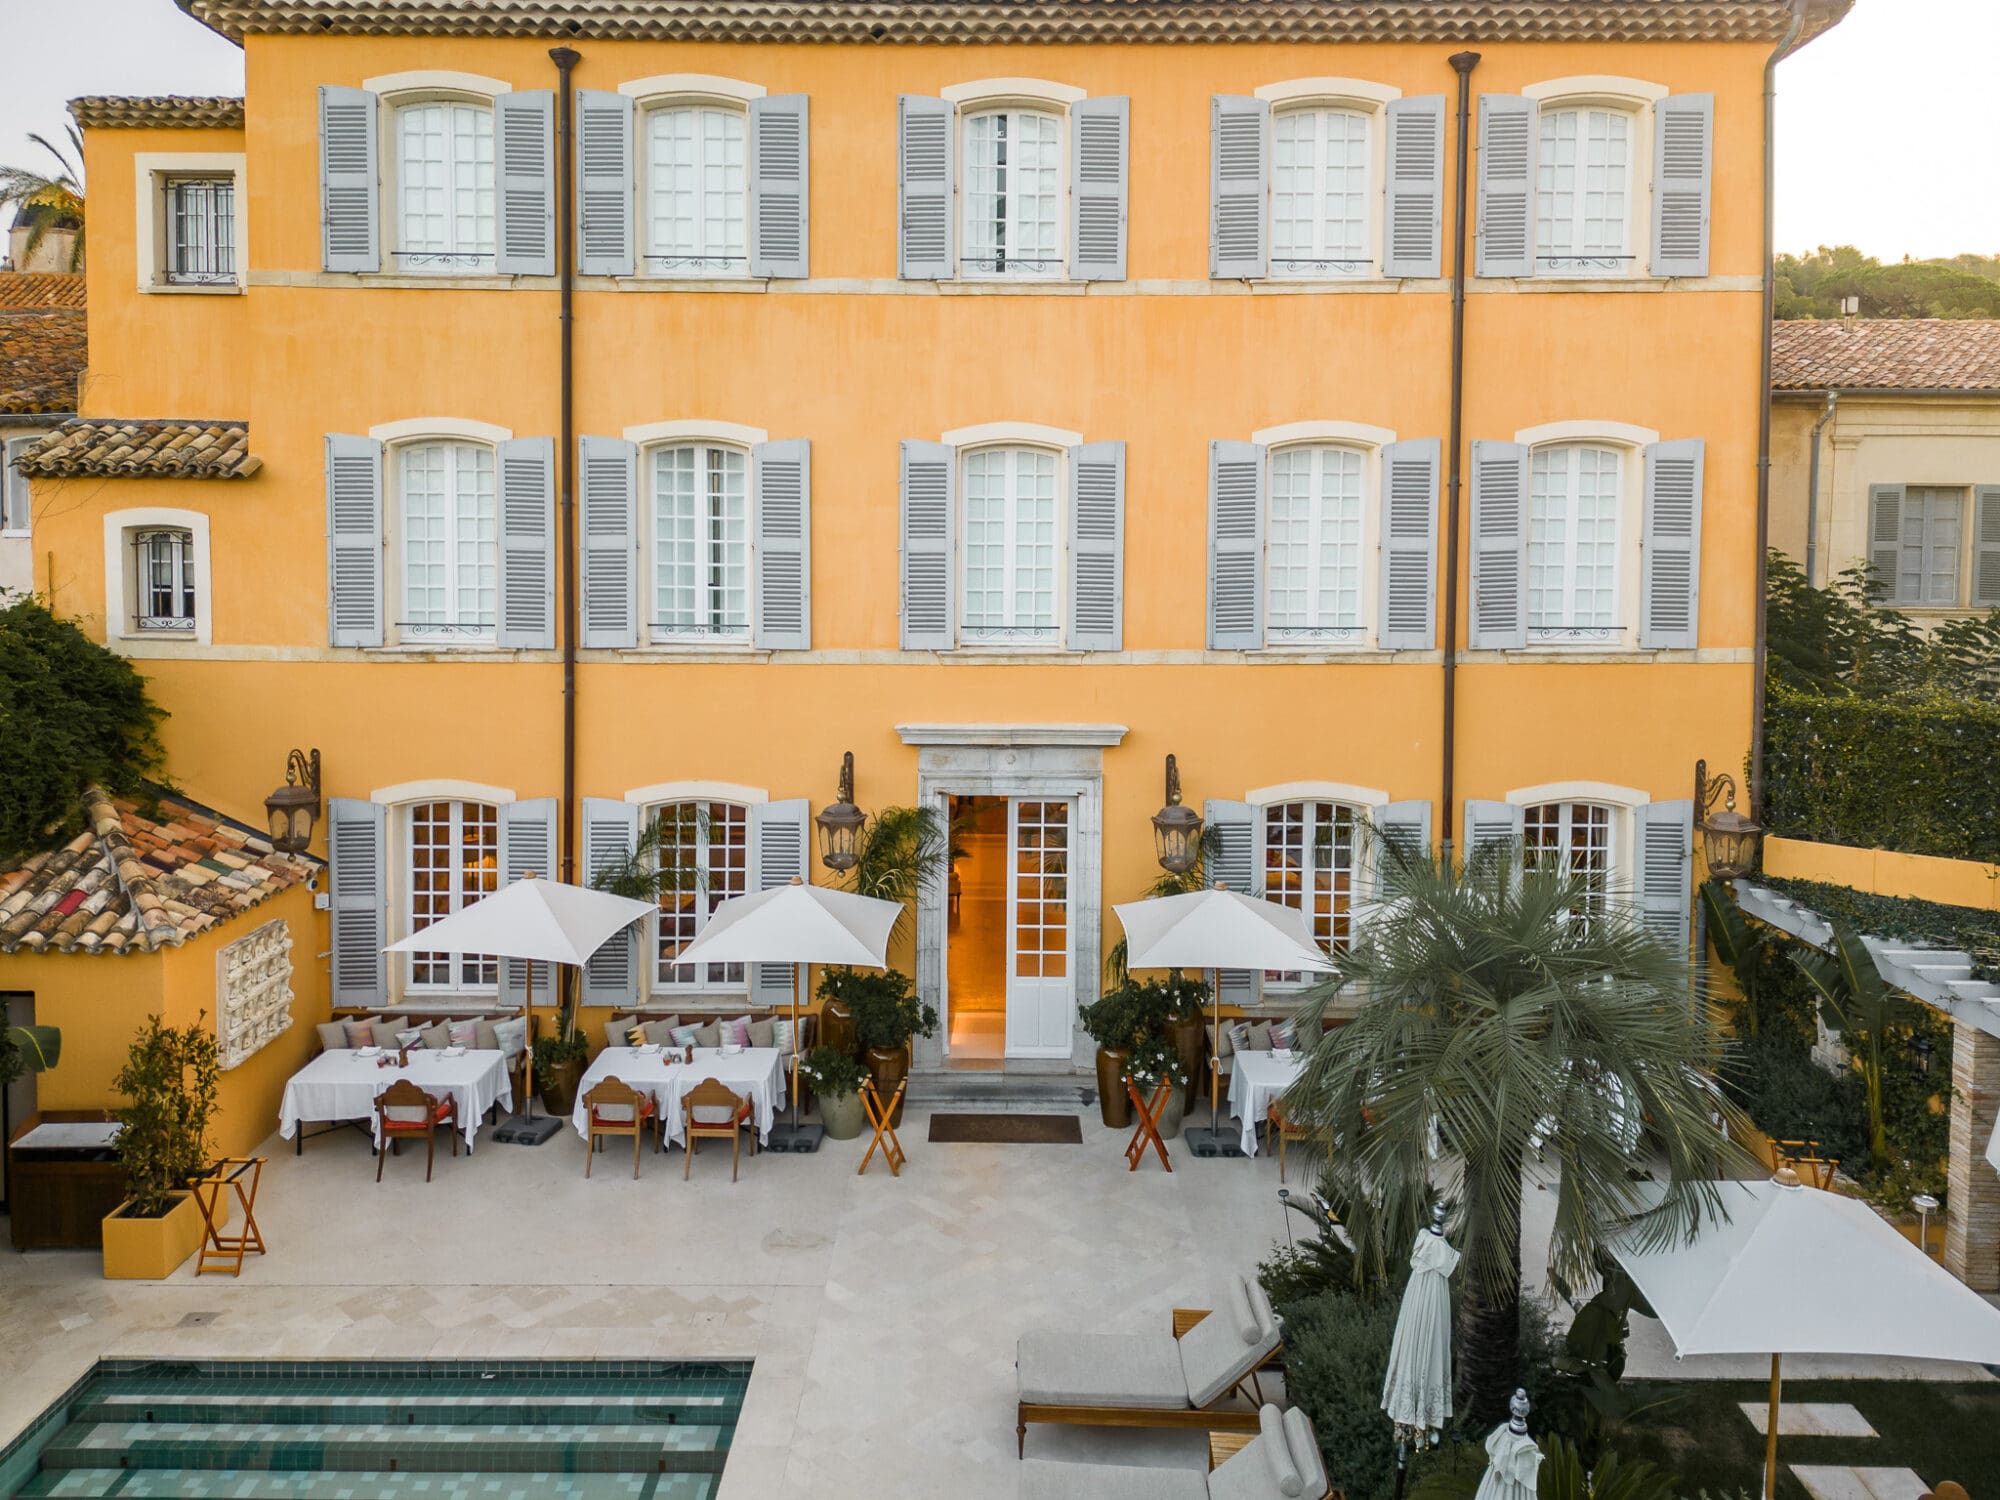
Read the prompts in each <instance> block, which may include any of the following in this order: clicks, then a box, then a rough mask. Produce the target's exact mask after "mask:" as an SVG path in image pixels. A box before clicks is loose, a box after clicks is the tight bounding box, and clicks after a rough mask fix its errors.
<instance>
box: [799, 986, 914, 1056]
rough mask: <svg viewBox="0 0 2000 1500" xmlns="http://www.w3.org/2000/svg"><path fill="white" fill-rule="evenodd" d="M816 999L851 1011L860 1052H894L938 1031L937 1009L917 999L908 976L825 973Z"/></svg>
mask: <svg viewBox="0 0 2000 1500" xmlns="http://www.w3.org/2000/svg"><path fill="white" fill-rule="evenodd" d="M819 997H820V999H822V1000H827V999H840V1000H845V1001H846V1002H847V1004H848V1006H849V1007H850V1008H852V1010H853V1011H854V1037H855V1040H856V1042H857V1043H859V1045H860V1046H862V1047H863V1048H869V1047H876V1048H880V1049H883V1050H885V1051H894V1050H895V1049H896V1048H898V1047H905V1046H908V1045H909V1042H910V1038H911V1037H914V1036H930V1035H933V1034H934V1033H935V1032H936V1031H937V1024H938V1013H937V1011H936V1009H935V1008H933V1007H931V1006H929V1005H926V1004H924V1003H923V1002H922V1001H921V1000H919V999H918V998H917V995H916V991H915V989H914V988H913V987H912V985H911V983H910V976H909V975H907V974H905V973H902V972H901V971H900V970H897V969H884V970H883V971H882V972H880V973H871V972H868V971H866V970H862V969H839V968H834V969H828V970H827V972H826V974H825V975H824V976H823V977H822V978H821V979H820V983H819Z"/></svg>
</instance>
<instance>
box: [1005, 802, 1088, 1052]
mask: <svg viewBox="0 0 2000 1500" xmlns="http://www.w3.org/2000/svg"><path fill="white" fill-rule="evenodd" d="M1074 813H1075V804H1074V803H1073V802H1070V801H1068V800H1063V799H1056V800H1046V801H1041V800H1031V799H1028V798H1015V799H1012V800H1010V801H1009V803H1008V805H1007V850H1008V881H1007V907H1008V912H1007V915H1008V922H1007V1056H1009V1057H1064V1058H1066V1057H1068V1056H1069V1055H1070V1040H1071V1038H1070V1034H1071V1031H1072V1030H1073V1029H1074V1026H1075V1020H1076V982H1075V979H1074V977H1073V974H1072V969H1073V967H1074V965H1073V963H1072V953H1071V949H1072V947H1073V946H1074V944H1073V942H1072V923H1071V921H1070V885H1069V869H1070V866H1069V857H1070V831H1071V829H1072V828H1073V827H1074V825H1075V816H1074Z"/></svg>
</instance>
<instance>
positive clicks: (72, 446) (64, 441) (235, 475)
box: [18, 417, 264, 479]
mask: <svg viewBox="0 0 2000 1500" xmlns="http://www.w3.org/2000/svg"><path fill="white" fill-rule="evenodd" d="M18 463H19V464H20V468H21V472H22V473H24V474H29V475H32V476H34V477H35V478H37V479H76V478H79V477H82V476H85V475H98V476H101V477H105V478H114V479H115V478H130V477H134V476H142V477H152V478H158V479H248V478H249V477H250V476H251V475H252V474H255V473H256V472H257V471H258V470H259V469H261V468H262V467H263V466H264V461H263V460H262V459H260V458H258V457H256V456H255V455H253V454H252V453H251V452H250V425H249V423H247V422H234V421H215V422H200V421H191V422H138V421H128V420H125V419H122V418H117V417H79V418H76V419H75V420H73V421H69V422H65V423H63V424H62V426H60V427H58V428H57V429H56V430H55V431H54V432H52V433H50V434H49V435H48V436H47V437H45V438H43V439H41V440H40V441H39V442H36V443H33V444H30V445H29V446H28V448H27V449H26V450H24V451H23V452H22V454H21V457H20V459H19V460H18Z"/></svg>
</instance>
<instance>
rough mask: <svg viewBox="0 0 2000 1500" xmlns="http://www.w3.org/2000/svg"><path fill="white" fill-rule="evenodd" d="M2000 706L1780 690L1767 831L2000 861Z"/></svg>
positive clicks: (1773, 718) (1770, 756)
mask: <svg viewBox="0 0 2000 1500" xmlns="http://www.w3.org/2000/svg"><path fill="white" fill-rule="evenodd" d="M1996 787H2000V705H1995V704H1991V703H1984V702H1979V701H1976V700H1971V699H1967V698H1957V697H1949V696H1945V695H1937V696H1933V697H1924V698H1909V699H1905V698H1894V699H1881V698H1860V697H1833V696H1828V695H1824V694H1817V693H1808V692H1801V691H1799V690H1798V689H1796V688H1790V687H1786V686H1784V685H1783V684H1782V683H1779V682H1776V681H1774V682H1772V683H1771V686H1770V695H1769V699H1768V707H1767V712H1766V715H1765V753H1764V821H1765V823H1766V825H1767V826H1768V827H1769V828H1770V829H1771V831H1772V832H1773V833H1776V834H1780V835H1783V836H1784V837H1786V838H1797V839H1812V840H1815V841H1817V842H1819V843H1823V844H1847V845H1851V846H1853V847H1856V848H1863V849H1889V850H1894V851H1896V852H1898V853H1902V854H1933V855H1938V856H1940V857H1942V858H1945V859H1976V860H1991V861H1995V862H2000V795H1996V794H1995V790H1994V789H1995V788H1996Z"/></svg>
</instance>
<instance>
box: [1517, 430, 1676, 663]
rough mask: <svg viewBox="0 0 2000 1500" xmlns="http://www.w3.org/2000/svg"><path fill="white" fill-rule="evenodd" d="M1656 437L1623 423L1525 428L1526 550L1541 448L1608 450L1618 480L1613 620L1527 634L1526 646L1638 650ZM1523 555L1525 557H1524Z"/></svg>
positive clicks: (1524, 574) (1524, 584)
mask: <svg viewBox="0 0 2000 1500" xmlns="http://www.w3.org/2000/svg"><path fill="white" fill-rule="evenodd" d="M1659 440H1660V435H1659V433H1657V432H1655V431H1653V430H1652V429H1650V428H1646V427H1635V426H1633V425H1632V424H1630V423H1626V422H1605V421H1596V420H1586V421H1571V422H1548V423H1544V424H1543V425H1541V426H1539V427H1528V428H1523V429H1522V430H1521V431H1519V432H1517V433H1515V434H1514V441H1515V442H1516V443H1519V444H1520V445H1521V446H1522V447H1524V448H1526V449H1527V450H1528V493H1527V494H1526V495H1525V496H1524V497H1523V504H1524V506H1525V507H1526V512H1527V513H1526V519H1525V530H1526V533H1527V546H1528V547H1529V548H1531V547H1532V546H1533V541H1534V515H1533V507H1534V467H1535V455H1536V454H1537V453H1539V452H1540V451H1542V450H1543V449H1545V448H1566V447H1587V448H1608V449H1610V450H1612V451H1613V452H1615V453H1617V454H1618V455H1619V460H1620V467H1619V478H1618V502H1619V503H1618V552H1617V557H1618V566H1617V578H1616V582H1615V584H1614V590H1615V594H1614V597H1615V601H1616V604H1615V608H1614V610H1613V621H1612V623H1611V624H1610V625H1608V626H1604V627H1601V628H1594V629H1584V630H1576V629H1572V628H1571V627H1568V626H1563V627H1552V628H1547V629H1545V630H1542V631H1537V630H1534V629H1530V630H1529V632H1528V646H1529V648H1530V649H1535V650H1552V651H1577V650H1581V651H1637V650H1639V649H1641V648H1640V646H1639V596H1640V592H1641V590H1640V586H1639V585H1640V574H1639V568H1640V560H1641V554H1642V551H1643V544H1644V541H1645V527H1646V450H1647V448H1649V447H1650V446H1652V445H1653V444H1654V443H1657V442H1659ZM1524 555H1525V554H1524ZM1530 576H1531V575H1530V573H1529V565H1528V564H1527V563H1525V562H1524V563H1523V566H1522V571H1521V588H1522V599H1521V610H1522V614H1523V615H1524V616H1525V615H1526V613H1527V608H1528V602H1527V589H1528V580H1529V577H1530Z"/></svg>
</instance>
